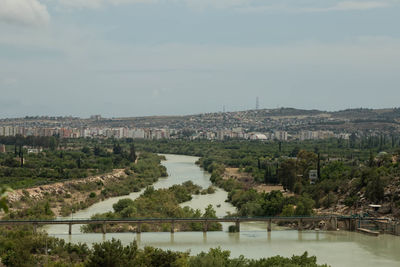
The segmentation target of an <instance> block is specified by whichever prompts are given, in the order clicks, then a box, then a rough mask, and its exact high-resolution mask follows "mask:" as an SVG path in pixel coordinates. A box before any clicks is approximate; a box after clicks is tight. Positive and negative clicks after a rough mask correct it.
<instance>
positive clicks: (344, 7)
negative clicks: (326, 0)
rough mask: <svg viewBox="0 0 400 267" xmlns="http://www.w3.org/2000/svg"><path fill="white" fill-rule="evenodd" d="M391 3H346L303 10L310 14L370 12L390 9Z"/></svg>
mask: <svg viewBox="0 0 400 267" xmlns="http://www.w3.org/2000/svg"><path fill="white" fill-rule="evenodd" d="M389 6H390V4H389V2H385V1H380V2H377V1H363V2H358V1H344V2H338V3H337V4H336V5H333V6H330V7H321V8H303V9H302V11H309V12H326V11H350V10H368V9H376V8H384V7H389Z"/></svg>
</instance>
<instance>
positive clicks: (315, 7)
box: [236, 0, 399, 13]
mask: <svg viewBox="0 0 400 267" xmlns="http://www.w3.org/2000/svg"><path fill="white" fill-rule="evenodd" d="M327 2H328V1H327ZM329 3H330V4H329V5H326V4H325V5H321V4H320V3H318V4H317V3H313V4H307V5H305V4H302V2H301V1H298V2H290V1H289V4H288V3H286V4H285V3H282V2H274V1H271V2H270V4H269V5H248V6H241V7H237V8H236V10H237V11H239V12H242V13H263V12H270V11H281V12H290V13H314V12H330V11H356V10H371V9H377V8H387V7H391V6H395V5H398V4H399V2H398V1H394V0H387V1H385V0H382V1H379V2H378V1H333V2H332V1H330V2H329Z"/></svg>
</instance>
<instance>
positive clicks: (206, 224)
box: [203, 221, 208, 233]
mask: <svg viewBox="0 0 400 267" xmlns="http://www.w3.org/2000/svg"><path fill="white" fill-rule="evenodd" d="M207 230H208V222H207V221H204V222H203V233H206V232H207Z"/></svg>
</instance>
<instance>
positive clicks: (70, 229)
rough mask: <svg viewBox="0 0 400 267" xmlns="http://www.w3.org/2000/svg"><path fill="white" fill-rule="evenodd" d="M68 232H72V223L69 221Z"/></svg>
mask: <svg viewBox="0 0 400 267" xmlns="http://www.w3.org/2000/svg"><path fill="white" fill-rule="evenodd" d="M68 234H69V235H71V234H72V223H70V224H69V225H68Z"/></svg>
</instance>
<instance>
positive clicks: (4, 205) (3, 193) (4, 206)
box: [0, 186, 11, 212]
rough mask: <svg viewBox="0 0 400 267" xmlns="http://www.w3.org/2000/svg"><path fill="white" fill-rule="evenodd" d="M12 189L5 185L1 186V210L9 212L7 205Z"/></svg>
mask: <svg viewBox="0 0 400 267" xmlns="http://www.w3.org/2000/svg"><path fill="white" fill-rule="evenodd" d="M10 191H11V189H10V188H8V187H5V186H1V187H0V211H2V210H4V211H5V212H8V206H7V194H8V192H10Z"/></svg>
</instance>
